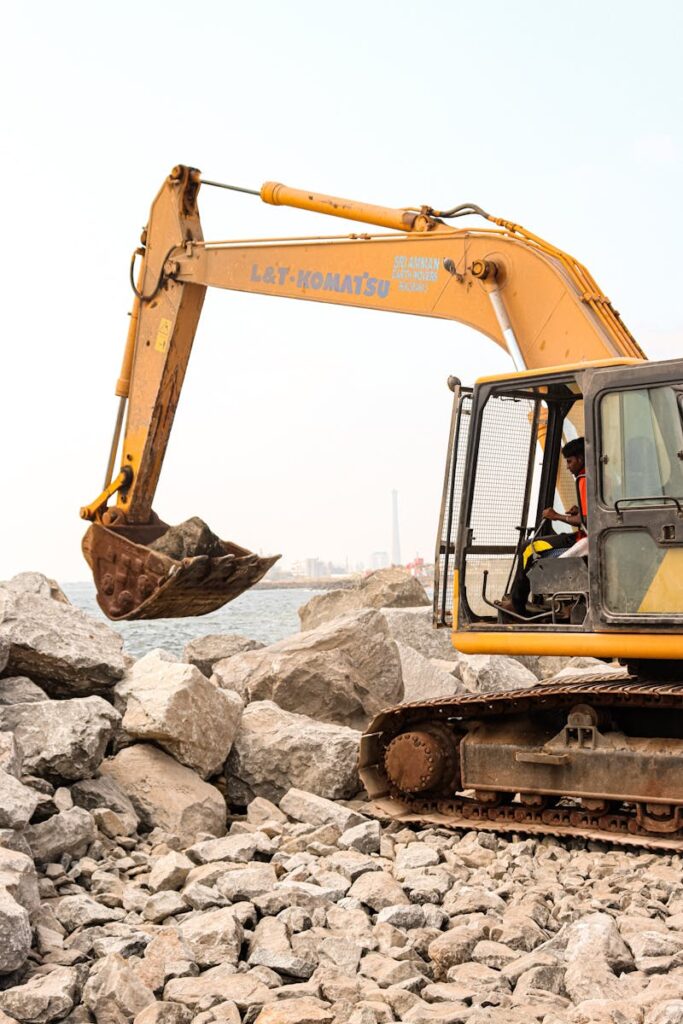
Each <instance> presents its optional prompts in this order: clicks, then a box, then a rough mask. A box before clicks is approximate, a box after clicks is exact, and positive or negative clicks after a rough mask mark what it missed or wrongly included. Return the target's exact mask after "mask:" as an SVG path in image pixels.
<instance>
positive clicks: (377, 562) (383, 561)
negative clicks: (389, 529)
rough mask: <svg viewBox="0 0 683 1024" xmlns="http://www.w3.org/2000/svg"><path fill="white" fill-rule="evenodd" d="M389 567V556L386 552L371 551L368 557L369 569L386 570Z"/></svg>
mask: <svg viewBox="0 0 683 1024" xmlns="http://www.w3.org/2000/svg"><path fill="white" fill-rule="evenodd" d="M388 565H389V554H388V552H386V551H373V552H372V554H371V555H370V568H371V569H386V568H387V566H388Z"/></svg>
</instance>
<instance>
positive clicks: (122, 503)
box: [81, 166, 644, 619]
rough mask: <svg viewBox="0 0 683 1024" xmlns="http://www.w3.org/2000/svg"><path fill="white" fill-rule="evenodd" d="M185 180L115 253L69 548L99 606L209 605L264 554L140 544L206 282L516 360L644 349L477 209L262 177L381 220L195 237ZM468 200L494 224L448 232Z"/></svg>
mask: <svg viewBox="0 0 683 1024" xmlns="http://www.w3.org/2000/svg"><path fill="white" fill-rule="evenodd" d="M212 184H213V183H212ZM200 185H201V176H200V173H199V171H197V170H195V169H193V168H189V167H184V166H178V167H176V168H174V170H173V171H172V172H171V174H170V175H169V177H168V178H167V179H166V181H165V182H164V184H163V185H162V187H161V189H160V191H159V193H158V195H157V197H156V199H155V200H154V203H153V205H152V209H151V213H150V218H149V222H148V225H147V228H146V229H145V232H144V233H143V239H142V247H141V248H140V249H139V250H137V251H136V255H138V256H140V258H141V262H140V269H139V273H138V275H137V281H135V278H134V271H133V264H131V283H132V284H133V288H134V291H135V300H134V305H133V310H132V314H131V322H130V328H129V332H128V338H127V343H126V349H125V354H124V359H123V366H122V370H121V374H120V377H119V380H118V382H117V388H116V394H117V395H118V397H119V403H120V405H119V413H118V417H117V425H116V429H115V433H114V439H113V442H112V449H111V455H110V459H109V465H108V469H107V475H106V479H105V487H104V490H103V491H102V493H101V494H100V495H99V496H98V498H97V499H95V501H93V502H91V503H90V504H89V505H87V506H85V507H84V508H83V509H82V510H81V515H82V517H83V518H85V519H88V520H90V521H91V522H92V523H93V526H92V527H91V528H90V529H89V531H88V533H87V534H86V537H85V539H84V553H85V556H86V558H87V559H88V561H89V563H90V565H91V567H92V569H93V572H94V575H95V579H96V583H97V587H98V600H99V602H100V605H101V607H102V608H103V610H104V611H105V612H106V614H107V615H109V616H110V617H111V618H115V619H120V618H156V617H160V616H179V615H188V614H201V613H203V612H206V611H211V610H213V609H214V608H217V607H220V605H222V604H224V603H225V601H227V600H230V599H231V598H233V597H236V596H237V595H238V594H239V593H241V592H242V591H243V590H244V589H246V588H247V587H249V586H251V585H252V584H253V583H254V582H256V581H257V580H258V579H260V578H261V576H263V574H264V573H265V572H266V571H267V569H268V568H270V566H271V565H272V564H273V562H274V561H275V559H274V558H271V559H259V558H258V557H257V556H256V555H253V554H252V553H251V552H248V551H246V549H244V548H241V547H239V546H237V545H234V544H231V543H230V542H225V541H223V542H222V545H223V549H222V551H221V552H220V553H218V554H214V555H213V556H208V555H202V556H199V557H197V558H184V559H181V560H177V559H173V558H171V557H169V556H168V555H165V554H162V553H160V552H157V551H154V550H153V549H150V547H149V544H150V543H152V544H153V543H154V542H155V541H156V540H158V538H159V537H161V536H163V534H164V533H165V531H166V530H167V526H166V524H165V523H162V522H161V521H160V520H159V519H158V518H157V517H156V516H155V514H154V513H153V511H152V503H153V499H154V493H155V490H156V486H157V483H158V479H159V474H160V472H161V467H162V464H163V459H164V455H165V451H166V446H167V444H168V439H169V436H170V432H171V427H172V425H173V418H174V414H175V410H176V407H177V404H178V399H179V397H180V392H181V388H182V384H183V379H184V376H185V371H186V368H187V363H188V360H189V357H190V352H191V349H192V343H193V340H194V335H195V332H196V328H197V324H198V321H199V317H200V314H201V309H202V304H203V301H204V295H205V293H206V289H207V288H208V287H214V288H226V289H230V290H233V291H242V292H254V293H257V294H261V295H275V296H281V297H286V298H298V299H305V300H308V301H316V302H327V303H332V304H334V305H340V306H344V305H346V306H356V307H360V308H363V309H377V310H387V311H390V312H396V313H412V314H416V315H419V316H430V317H438V318H440V319H446V320H455V321H458V322H459V323H463V324H467V325H468V326H470V327H473V328H474V329H475V330H477V331H479V332H480V333H482V334H484V335H486V336H487V337H489V338H490V339H491V340H492V341H494V342H495V343H496V344H498V345H500V346H501V347H502V348H503V349H505V350H507V351H508V352H509V353H510V355H511V356H512V358H513V360H514V362H515V364H516V366H517V368H518V369H523V368H525V367H529V368H536V367H549V366H555V365H557V366H559V365H564V364H567V363H576V362H589V361H592V360H604V359H611V358H615V359H617V358H623V357H632V358H644V355H643V352H642V351H641V349H640V348H639V347H638V345H637V343H636V342H635V340H634V338H633V337H632V335H631V334H630V332H629V331H628V329H627V328H626V326H625V325H624V323H623V322H622V320H621V319H620V317H619V314H618V313H617V312H616V311H615V310H614V309H613V308H612V306H611V304H610V302H609V300H608V299H607V298H606V296H605V295H604V294H603V293H602V292H601V290H600V289H599V287H598V286H597V284H596V283H595V281H594V280H593V278H592V277H591V275H590V274H589V273H588V271H587V270H586V269H585V267H583V266H582V265H581V264H580V263H578V262H577V261H576V260H574V259H573V258H572V257H570V256H568V255H567V254H566V253H563V252H562V251H561V250H559V249H557V248H555V247H554V246H552V245H550V244H548V243H547V242H544V241H543V240H542V239H540V238H538V237H537V236H535V235H532V234H530V233H529V232H527V231H525V230H524V229H523V228H521V227H519V226H518V225H516V224H513V223H511V222H508V221H505V220H500V219H497V218H493V217H491V216H490V215H488V214H487V213H485V211H483V210H481V209H480V208H479V207H472V206H469V205H465V206H462V207H457V208H455V209H454V210H450V211H443V212H440V211H436V210H433V209H431V208H429V207H421V208H419V209H414V210H411V209H398V210H393V209H388V208H384V207H378V206H368V205H364V204H360V203H356V202H353V201H350V200H345V199H337V198H334V197H330V196H321V195H316V194H314V193H310V192H302V191H299V190H295V189H288V188H286V187H285V186H283V185H279V184H275V183H272V182H270V183H267V184H265V185H264V186H263V187H262V189H261V192H260V197H261V199H262V200H263V201H264V202H266V203H270V204H272V205H288V206H293V207H297V208H300V209H306V210H309V211H313V212H319V213H327V214H330V215H332V216H336V217H341V218H343V219H345V220H350V221H355V222H358V223H361V224H369V225H372V226H374V227H382V228H385V229H389V230H388V232H387V231H385V232H383V233H381V234H377V233H374V232H373V233H366V232H362V233H354V234H351V235H343V236H332V237H309V238H284V239H260V240H258V239H257V240H246V241H218V242H207V241H204V238H203V235H202V229H201V223H200V218H199V212H198V207H197V195H198V191H199V188H200ZM471 213H474V214H479V215H481V216H482V217H484V218H485V219H486V220H487V221H489V222H490V223H492V224H493V225H494V226H493V227H488V228H483V229H481V228H480V229H476V230H473V229H471V228H467V229H464V230H458V229H454V228H452V227H451V226H450V225H448V224H447V223H446V220H447V219H449V218H451V217H458V216H462V215H465V214H471ZM134 258H135V257H134ZM126 404H127V418H126V422H125V431H124V432H123V441H122V445H121V450H120V456H119V455H118V453H119V445H120V433H121V430H122V427H123V421H124V415H125V407H126ZM117 456H118V462H119V466H120V468H119V472H118V474H117V475H116V476H114V470H115V467H116V465H117ZM114 495H116V505H115V506H111V507H110V506H109V505H108V502H109V500H110V498H112V497H113V496H114Z"/></svg>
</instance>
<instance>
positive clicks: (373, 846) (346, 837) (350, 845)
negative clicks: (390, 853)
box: [338, 821, 382, 853]
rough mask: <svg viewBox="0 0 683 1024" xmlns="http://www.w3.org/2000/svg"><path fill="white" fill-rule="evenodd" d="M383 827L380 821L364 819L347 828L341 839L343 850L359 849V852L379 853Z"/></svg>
mask: <svg viewBox="0 0 683 1024" xmlns="http://www.w3.org/2000/svg"><path fill="white" fill-rule="evenodd" d="M381 837H382V828H381V826H380V823H379V822H378V821H362V822H361V823H360V825H353V826H352V827H351V828H348V829H346V831H345V832H343V833H342V835H341V837H340V839H339V844H338V845H339V846H340V847H341V849H342V850H358V852H359V853H379V844H380V839H381Z"/></svg>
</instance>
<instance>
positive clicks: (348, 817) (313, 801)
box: [280, 787, 365, 831]
mask: <svg viewBox="0 0 683 1024" xmlns="http://www.w3.org/2000/svg"><path fill="white" fill-rule="evenodd" d="M280 810H281V811H284V813H285V814H287V815H288V816H289V817H290V818H293V819H294V821H301V822H305V823H306V824H307V825H336V826H337V828H339V829H341V830H342V831H346V830H347V829H349V828H353V827H354V826H355V825H360V824H362V823H363V822H364V820H365V819H364V818H363V816H362V815H361V814H357V813H356V811H351V810H349V808H348V807H344V806H343V804H338V803H335V802H334V801H332V800H326V799H325V798H324V797H322V796H319V795H318V794H316V793H309V792H306V791H305V790H301V789H297V788H295V787H292V788H291V789H289V790H288V791H287V792H286V793H285V795H284V796H283V797H282V799H281V800H280Z"/></svg>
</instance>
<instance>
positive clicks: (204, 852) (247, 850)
mask: <svg viewBox="0 0 683 1024" xmlns="http://www.w3.org/2000/svg"><path fill="white" fill-rule="evenodd" d="M261 839H265V837H264V836H263V835H261ZM260 845H261V843H260V841H259V839H258V838H256V837H255V836H254V835H253V834H249V833H247V834H246V835H230V836H223V837H222V838H221V839H206V840H205V841H204V842H202V843H195V845H194V846H191V847H190V848H189V849H188V851H187V855H188V858H192V860H193V861H194V862H195V863H197V864H213V863H215V862H217V861H236V862H237V863H239V864H246V863H247V862H248V861H250V860H253V859H254V855H255V854H256V851H257V850H258V849H259V846H260Z"/></svg>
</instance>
